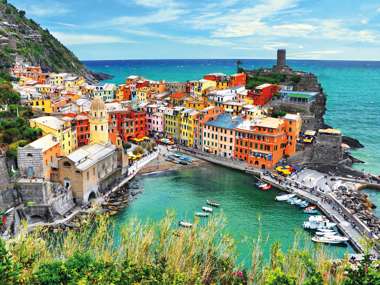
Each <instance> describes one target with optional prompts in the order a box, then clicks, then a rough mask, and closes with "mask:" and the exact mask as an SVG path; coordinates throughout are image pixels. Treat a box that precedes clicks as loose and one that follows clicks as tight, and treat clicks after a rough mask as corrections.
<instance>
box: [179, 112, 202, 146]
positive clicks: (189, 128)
mask: <svg viewBox="0 0 380 285" xmlns="http://www.w3.org/2000/svg"><path fill="white" fill-rule="evenodd" d="M198 116H199V112H198V111H196V110H194V109H185V110H183V111H182V112H181V125H180V132H181V133H180V137H179V143H180V144H182V145H184V146H187V147H194V145H195V135H196V127H197V118H198Z"/></svg>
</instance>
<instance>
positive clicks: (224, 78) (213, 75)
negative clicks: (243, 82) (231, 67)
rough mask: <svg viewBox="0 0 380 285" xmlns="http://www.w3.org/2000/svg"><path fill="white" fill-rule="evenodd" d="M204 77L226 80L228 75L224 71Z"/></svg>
mask: <svg viewBox="0 0 380 285" xmlns="http://www.w3.org/2000/svg"><path fill="white" fill-rule="evenodd" d="M203 79H206V80H211V81H226V80H227V75H225V74H224V73H210V74H206V75H205V76H203Z"/></svg>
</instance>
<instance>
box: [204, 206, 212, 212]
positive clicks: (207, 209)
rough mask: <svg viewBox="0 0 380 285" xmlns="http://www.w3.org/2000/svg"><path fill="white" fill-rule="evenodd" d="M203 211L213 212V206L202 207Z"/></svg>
mask: <svg viewBox="0 0 380 285" xmlns="http://www.w3.org/2000/svg"><path fill="white" fill-rule="evenodd" d="M202 211H203V212H208V213H212V208H210V207H202Z"/></svg>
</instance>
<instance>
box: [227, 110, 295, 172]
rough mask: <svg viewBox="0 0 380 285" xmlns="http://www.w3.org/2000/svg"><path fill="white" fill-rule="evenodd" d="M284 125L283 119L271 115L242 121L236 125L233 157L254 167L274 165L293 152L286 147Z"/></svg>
mask: <svg viewBox="0 0 380 285" xmlns="http://www.w3.org/2000/svg"><path fill="white" fill-rule="evenodd" d="M286 127H287V123H286V122H285V120H283V119H277V118H271V117H264V118H259V119H256V120H253V121H248V120H246V121H244V122H243V123H241V124H240V125H238V126H237V127H236V140H235V153H234V157H235V158H237V159H240V160H242V161H246V162H247V164H248V165H251V166H253V167H256V168H262V169H271V168H273V167H275V165H276V164H277V163H278V162H279V161H280V160H281V159H282V158H283V157H284V156H285V155H291V154H293V153H292V148H291V147H289V148H287V145H288V133H287V128H286ZM287 150H289V153H288V154H287Z"/></svg>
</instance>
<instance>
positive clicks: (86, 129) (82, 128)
mask: <svg viewBox="0 0 380 285" xmlns="http://www.w3.org/2000/svg"><path fill="white" fill-rule="evenodd" d="M65 117H69V118H71V119H70V120H71V125H72V126H75V128H76V133H77V142H78V147H80V146H84V145H87V144H88V143H89V142H90V121H89V118H88V116H87V114H86V113H81V114H75V113H69V114H66V115H65Z"/></svg>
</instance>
